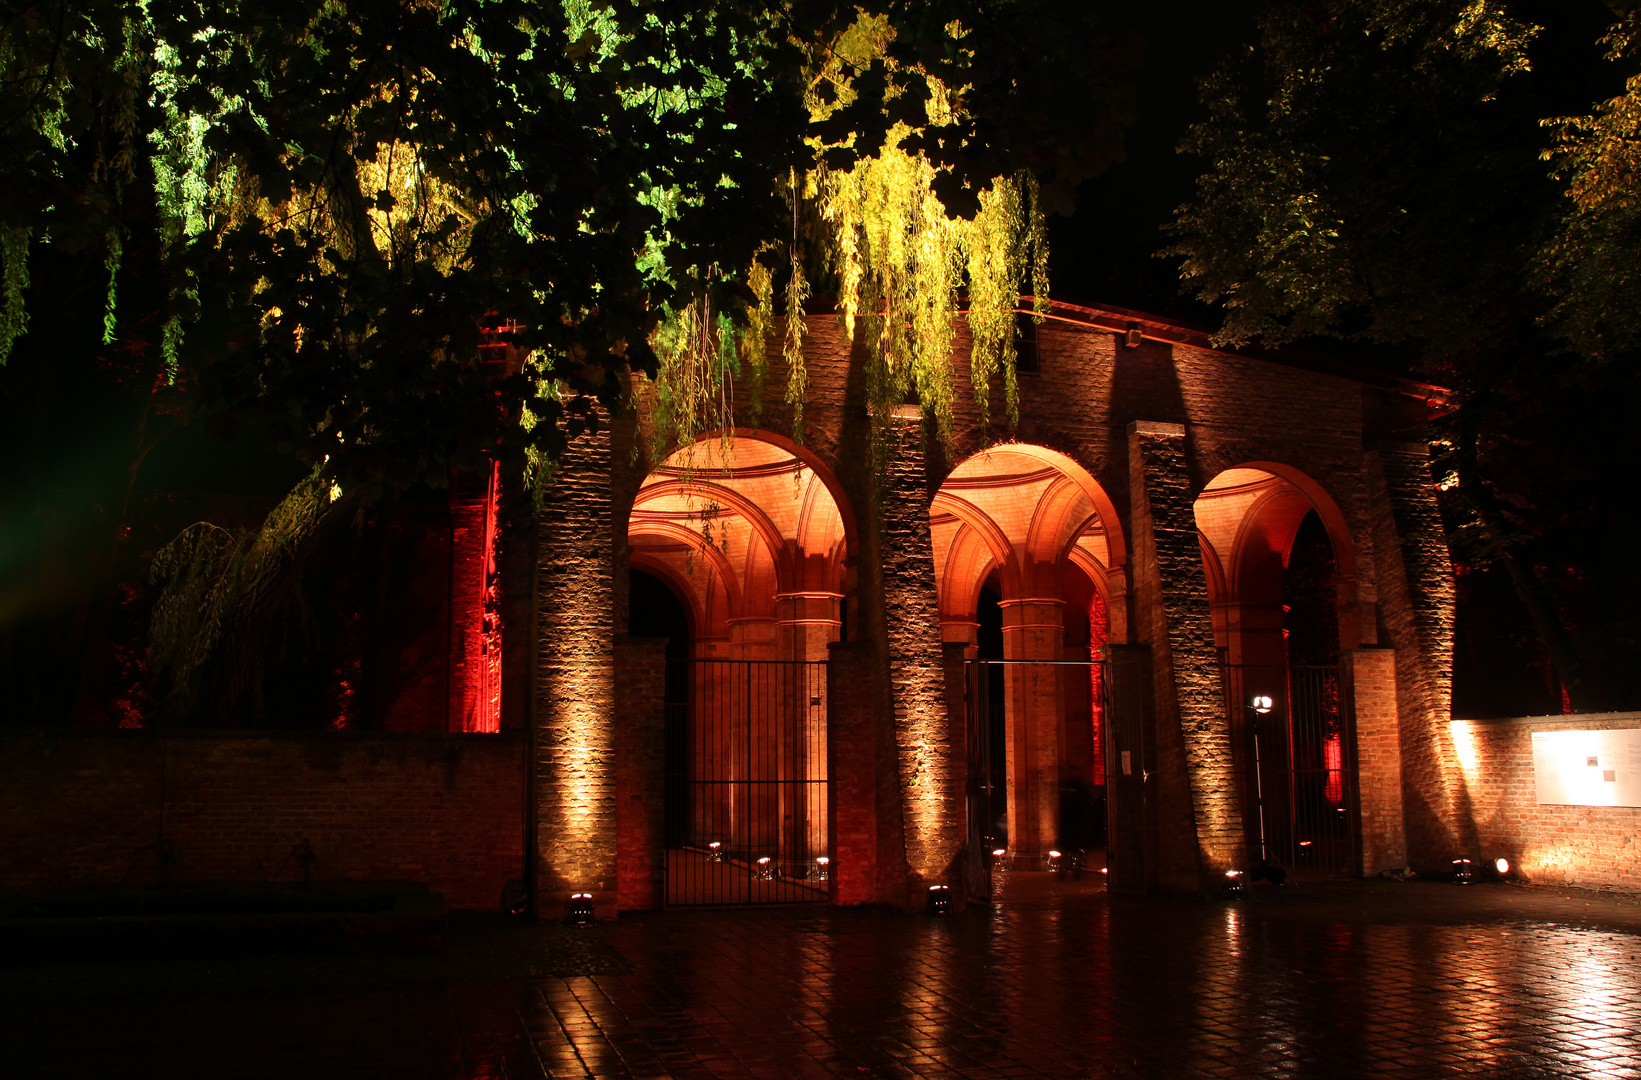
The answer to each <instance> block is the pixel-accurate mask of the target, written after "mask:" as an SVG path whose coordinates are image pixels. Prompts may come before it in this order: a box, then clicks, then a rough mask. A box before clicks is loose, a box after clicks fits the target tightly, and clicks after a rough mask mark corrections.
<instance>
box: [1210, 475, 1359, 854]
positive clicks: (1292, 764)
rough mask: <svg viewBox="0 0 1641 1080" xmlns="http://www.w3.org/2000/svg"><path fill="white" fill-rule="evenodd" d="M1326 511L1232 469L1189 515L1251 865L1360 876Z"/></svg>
mask: <svg viewBox="0 0 1641 1080" xmlns="http://www.w3.org/2000/svg"><path fill="white" fill-rule="evenodd" d="M1301 479H1302V478H1301ZM1318 499H1320V500H1322V501H1321V502H1318ZM1325 502H1326V499H1325V496H1316V497H1314V498H1313V495H1312V494H1308V493H1307V491H1306V490H1305V489H1303V488H1301V487H1300V486H1299V484H1298V483H1296V482H1295V479H1293V478H1290V477H1288V476H1280V475H1276V474H1275V473H1273V472H1270V471H1267V470H1263V469H1255V468H1236V469H1229V470H1226V471H1225V472H1224V473H1221V474H1220V475H1219V476H1217V477H1215V479H1214V480H1213V481H1211V482H1210V483H1209V484H1208V486H1207V487H1206V488H1205V489H1204V491H1203V493H1202V495H1201V497H1200V498H1199V499H1198V501H1197V514H1196V517H1197V524H1198V528H1199V530H1200V531H1201V540H1202V544H1203V559H1204V563H1205V568H1206V570H1207V574H1208V581H1209V594H1210V595H1209V600H1210V606H1211V607H1212V609H1213V613H1214V628H1215V636H1216V638H1217V640H1218V645H1219V647H1220V653H1221V656H1222V657H1223V662H1222V671H1223V675H1224V688H1225V715H1226V720H1227V723H1228V726H1229V728H1230V730H1231V732H1232V736H1233V753H1235V754H1236V755H1237V757H1238V759H1239V760H1238V773H1239V775H1240V776H1241V777H1242V793H1241V795H1242V800H1241V801H1242V806H1243V826H1244V832H1245V836H1246V847H1247V853H1248V859H1249V860H1250V862H1255V863H1257V862H1260V861H1269V862H1271V863H1275V864H1276V865H1278V866H1281V867H1283V868H1284V869H1285V870H1286V871H1288V872H1297V873H1306V872H1310V873H1313V874H1329V875H1331V874H1337V873H1341V872H1344V873H1352V872H1354V871H1355V870H1356V868H1357V862H1358V859H1357V849H1356V837H1357V835H1358V834H1359V829H1358V827H1357V822H1356V807H1355V778H1354V761H1355V756H1356V755H1355V748H1354V746H1353V731H1354V724H1353V722H1352V717H1351V714H1350V702H1349V701H1348V700H1347V695H1346V694H1345V693H1344V681H1343V679H1342V677H1341V672H1340V668H1339V660H1340V649H1341V647H1342V643H1343V640H1344V638H1345V636H1346V635H1344V634H1342V633H1341V622H1342V621H1344V620H1343V619H1342V615H1343V614H1344V613H1345V612H1347V611H1348V610H1349V609H1348V608H1347V607H1346V606H1345V603H1344V598H1345V596H1347V595H1348V592H1349V590H1350V589H1351V588H1352V585H1353V582H1352V576H1351V574H1349V573H1348V572H1347V571H1346V568H1345V567H1342V566H1341V565H1340V560H1341V558H1347V559H1348V557H1349V555H1350V552H1349V549H1348V537H1347V538H1344V539H1341V538H1340V535H1338V534H1336V533H1335V532H1333V531H1330V529H1329V527H1328V525H1327V524H1326V521H1325V519H1324V517H1323V515H1322V513H1321V512H1320V509H1319V508H1320V507H1321V506H1322V505H1323V504H1325ZM1340 544H1344V545H1346V547H1345V548H1344V551H1343V555H1341V554H1340V549H1339V547H1338V545H1340Z"/></svg>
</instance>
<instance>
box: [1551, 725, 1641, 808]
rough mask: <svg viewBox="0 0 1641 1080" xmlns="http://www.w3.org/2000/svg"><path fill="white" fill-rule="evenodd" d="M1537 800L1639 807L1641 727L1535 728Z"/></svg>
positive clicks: (1640, 788)
mask: <svg viewBox="0 0 1641 1080" xmlns="http://www.w3.org/2000/svg"><path fill="white" fill-rule="evenodd" d="M1533 786H1534V787H1535V788H1536V789H1537V793H1538V801H1539V802H1540V803H1559V804H1562V805H1566V806H1641V728H1614V729H1613V730H1611V731H1535V732H1533Z"/></svg>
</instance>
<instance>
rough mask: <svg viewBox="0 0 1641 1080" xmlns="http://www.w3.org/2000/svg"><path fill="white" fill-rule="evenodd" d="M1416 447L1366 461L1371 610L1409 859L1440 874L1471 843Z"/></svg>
mask: <svg viewBox="0 0 1641 1080" xmlns="http://www.w3.org/2000/svg"><path fill="white" fill-rule="evenodd" d="M1427 456H1428V450H1427V448H1426V447H1425V446H1424V445H1423V444H1400V443H1389V444H1385V445H1383V446H1380V447H1379V448H1377V449H1376V450H1374V451H1372V452H1370V453H1369V454H1368V455H1367V460H1366V468H1365V469H1364V475H1365V478H1366V481H1367V486H1368V491H1369V496H1370V500H1371V505H1372V506H1373V532H1374V554H1375V560H1376V562H1377V564H1378V565H1377V569H1378V577H1379V583H1380V589H1379V612H1380V616H1381V618H1382V620H1383V622H1384V624H1385V627H1386V629H1387V630H1388V632H1389V634H1390V644H1391V645H1392V646H1393V647H1394V648H1395V651H1396V704H1397V712H1398V714H1399V715H1400V717H1401V725H1402V730H1401V748H1402V799H1403V804H1402V805H1403V815H1404V818H1405V820H1406V827H1407V846H1408V861H1409V862H1410V864H1411V865H1413V866H1414V867H1416V868H1419V869H1427V870H1439V869H1442V868H1444V867H1445V866H1447V865H1448V864H1449V862H1450V861H1451V859H1452V858H1453V856H1452V854H1451V853H1452V852H1453V851H1455V850H1461V849H1467V848H1469V847H1471V846H1472V845H1473V836H1472V835H1471V833H1470V831H1469V829H1468V828H1467V822H1468V818H1469V814H1468V810H1467V807H1466V805H1465V799H1466V795H1465V791H1464V787H1463V785H1462V784H1458V783H1455V782H1454V778H1453V776H1452V773H1451V771H1450V770H1449V769H1448V768H1447V767H1446V764H1447V762H1449V761H1451V760H1452V756H1453V740H1452V735H1451V734H1450V732H1449V731H1448V726H1447V724H1448V720H1449V719H1450V718H1451V716H1452V698H1453V603H1454V581H1453V566H1452V562H1451V560H1450V558H1449V557H1448V553H1447V543H1446V538H1445V534H1444V533H1443V531H1442V527H1441V515H1440V513H1439V511H1438V509H1437V506H1436V490H1435V488H1434V486H1433V485H1432V484H1431V482H1430V468H1429V463H1428V461H1427Z"/></svg>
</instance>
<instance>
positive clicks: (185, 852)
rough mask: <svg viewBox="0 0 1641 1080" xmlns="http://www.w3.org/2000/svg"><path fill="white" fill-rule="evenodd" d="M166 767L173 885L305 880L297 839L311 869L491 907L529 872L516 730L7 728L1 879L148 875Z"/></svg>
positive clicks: (320, 877) (18, 887)
mask: <svg viewBox="0 0 1641 1080" xmlns="http://www.w3.org/2000/svg"><path fill="white" fill-rule="evenodd" d="M162 768H163V792H164V807H163V809H164V824H165V836H166V839H167V840H169V841H170V842H171V846H172V850H173V851H174V852H175V862H174V863H173V865H172V868H171V880H172V881H174V882H176V883H179V884H247V885H250V884H263V883H266V882H268V881H269V880H270V879H273V878H274V877H275V875H276V874H277V875H278V880H279V881H282V882H292V881H300V880H301V879H302V868H301V867H300V866H299V865H297V864H296V863H295V862H294V861H292V862H287V861H286V860H287V858H288V856H289V855H290V852H291V846H292V845H293V844H296V843H298V842H299V841H300V840H302V839H303V838H306V839H307V840H308V842H309V844H310V845H311V847H312V851H313V853H314V855H315V857H316V858H317V861H316V862H315V863H314V864H313V866H312V874H313V880H315V881H418V882H424V883H426V884H427V885H428V887H429V888H432V889H434V890H437V891H438V892H441V893H443V894H444V898H445V903H446V904H448V905H449V906H451V907H454V908H476V909H480V910H491V911H493V910H495V909H496V907H497V905H498V904H499V903H500V899H501V890H502V886H503V885H505V884H506V883H507V882H508V881H511V880H515V879H517V878H519V877H521V876H522V875H523V872H524V827H525V822H524V813H523V810H524V754H523V742H522V739H521V737H520V736H519V735H517V734H514V733H507V734H501V735H444V734H422V733H419V732H418V733H411V732H352V731H348V732H333V731H289V732H268V731H207V730H200V731H177V732H171V733H167V734H165V735H159V734H156V733H152V732H143V731H99V730H84V729H80V730H66V731H65V730H53V731H37V732H36V731H31V732H22V731H12V732H8V733H4V734H0V893H6V894H10V895H17V894H22V893H29V892H40V891H46V890H75V889H86V888H93V889H95V888H106V887H108V886H113V885H118V884H120V882H121V881H127V882H128V883H130V884H136V885H143V886H147V885H152V884H153V883H154V882H155V881H156V880H157V878H156V871H157V865H156V863H155V861H154V856H153V855H152V854H144V855H141V856H138V855H137V854H136V853H137V849H139V848H141V847H144V846H145V845H149V844H152V843H153V842H154V840H155V838H156V836H157V835H158V832H159V827H160V814H161V792H162ZM282 865H283V872H281V866H282ZM127 875H129V877H128V876H127Z"/></svg>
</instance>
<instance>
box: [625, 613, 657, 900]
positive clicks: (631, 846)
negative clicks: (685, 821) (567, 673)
mask: <svg viewBox="0 0 1641 1080" xmlns="http://www.w3.org/2000/svg"><path fill="white" fill-rule="evenodd" d="M615 664H616V666H615V671H616V681H615V773H616V778H617V785H618V788H617V790H618V793H619V794H618V796H617V801H616V814H615V820H616V845H617V847H616V850H617V861H616V893H617V899H618V902H619V905H620V907H621V910H622V911H647V910H649V909H651V908H658V907H660V906H661V901H662V897H663V895H664V894H663V889H664V888H665V876H666V865H667V864H666V852H665V850H664V844H665V839H664V838H665V831H664V829H665V822H664V821H663V807H664V799H665V795H664V784H665V776H666V762H665V754H666V682H667V642H666V639H665V638H633V637H627V636H625V635H622V636H619V637H617V638H616V639H615Z"/></svg>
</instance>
